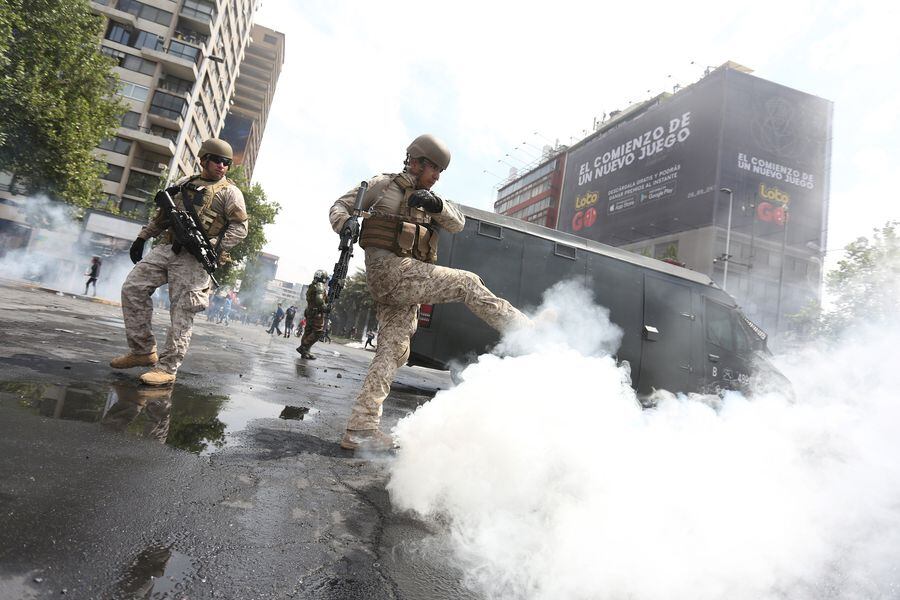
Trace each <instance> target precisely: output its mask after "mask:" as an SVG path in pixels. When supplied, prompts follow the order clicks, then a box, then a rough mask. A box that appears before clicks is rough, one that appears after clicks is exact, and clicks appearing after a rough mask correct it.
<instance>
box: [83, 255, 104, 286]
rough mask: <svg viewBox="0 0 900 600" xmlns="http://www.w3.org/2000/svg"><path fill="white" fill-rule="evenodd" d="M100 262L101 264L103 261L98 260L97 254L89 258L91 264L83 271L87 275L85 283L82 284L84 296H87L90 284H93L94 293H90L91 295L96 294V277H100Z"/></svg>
mask: <svg viewBox="0 0 900 600" xmlns="http://www.w3.org/2000/svg"><path fill="white" fill-rule="evenodd" d="M102 264H103V262H102V261H101V260H100V257H99V256H95V257H93V258H91V266H90V267H88V270H87V272H86V273H85V275H87V276H88V280H87V283H85V284H84V295H85V296H87V293H88V288H89V287H90V286H91V284H93V285H94V293H93V294H92V295H93V296H96V295H97V279H99V278H100V265H102Z"/></svg>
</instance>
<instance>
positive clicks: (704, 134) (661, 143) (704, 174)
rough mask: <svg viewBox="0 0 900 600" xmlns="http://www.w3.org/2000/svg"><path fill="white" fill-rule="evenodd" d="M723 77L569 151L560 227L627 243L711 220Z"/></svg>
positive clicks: (713, 78) (712, 78)
mask: <svg viewBox="0 0 900 600" xmlns="http://www.w3.org/2000/svg"><path fill="white" fill-rule="evenodd" d="M723 84H724V76H723V73H722V72H714V73H713V74H711V75H710V76H708V77H706V78H704V79H703V80H701V81H699V82H698V83H696V84H694V85H693V86H691V87H690V88H688V89H686V90H684V91H682V92H680V93H678V94H676V95H675V96H673V97H671V98H670V99H668V100H666V101H664V102H662V103H661V104H659V105H657V106H654V107H652V108H650V109H649V110H647V112H645V113H643V114H641V115H639V116H637V117H636V118H634V119H632V120H629V121H627V122H624V123H622V124H621V125H619V126H618V127H616V128H615V129H612V130H610V131H608V132H605V133H603V134H601V135H600V136H598V137H597V138H594V139H593V140H590V141H588V142H586V143H584V144H583V145H581V146H578V147H576V148H574V149H572V150H571V151H570V152H569V155H568V159H567V167H566V175H565V178H564V183H563V191H562V194H561V197H560V214H559V221H558V225H557V228H558V229H560V230H561V231H565V232H568V233H574V234H575V235H579V236H582V237H586V238H590V239H592V240H596V241H599V242H603V243H607V244H613V245H622V244H627V243H629V242H634V241H638V240H642V239H647V238H653V237H658V236H661V235H665V234H667V233H673V232H677V231H684V230H686V229H695V228H697V227H702V226H704V225H709V224H711V223H712V220H713V209H712V206H713V202H712V199H713V197H714V196H715V195H714V194H713V191H714V190H715V186H716V165H717V160H718V152H717V150H718V147H719V138H720V131H721V123H722V108H723V103H722V99H723V96H724V87H723Z"/></svg>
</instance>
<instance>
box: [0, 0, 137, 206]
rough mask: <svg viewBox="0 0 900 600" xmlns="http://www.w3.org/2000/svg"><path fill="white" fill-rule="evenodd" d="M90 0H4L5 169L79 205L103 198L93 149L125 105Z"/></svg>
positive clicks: (1, 163) (0, 19) (0, 14)
mask: <svg viewBox="0 0 900 600" xmlns="http://www.w3.org/2000/svg"><path fill="white" fill-rule="evenodd" d="M102 27H103V19H102V18H101V17H100V16H99V15H94V14H93V13H92V12H91V9H90V6H89V4H88V1H87V0H0V171H7V172H11V173H13V174H14V175H15V176H16V178H17V180H18V181H19V183H20V184H23V185H24V187H25V190H26V191H27V192H29V193H35V192H44V193H47V194H48V195H51V196H54V197H59V198H61V199H63V200H65V201H67V202H69V203H72V204H75V205H78V206H89V205H90V204H91V203H92V202H94V201H95V200H97V199H99V198H100V197H101V187H100V175H101V174H103V172H104V170H105V168H106V166H105V165H104V164H103V163H101V162H98V161H97V159H96V158H95V157H94V155H93V149H94V148H95V147H96V146H97V145H98V144H99V143H100V142H101V141H102V140H103V139H106V138H109V137H111V136H112V135H113V133H114V132H115V129H116V127H117V126H118V123H119V119H120V117H121V115H122V114H124V112H125V110H126V105H125V103H124V101H123V100H122V99H121V98H120V97H119V96H117V94H116V92H117V90H118V85H119V83H118V80H117V78H116V77H115V75H114V74H113V73H112V72H111V67H112V66H113V63H112V60H111V59H109V58H108V57H106V56H104V55H103V54H101V53H100V48H99V43H98V42H99V38H100V34H101V33H102Z"/></svg>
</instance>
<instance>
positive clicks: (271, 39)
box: [263, 33, 278, 44]
mask: <svg viewBox="0 0 900 600" xmlns="http://www.w3.org/2000/svg"><path fill="white" fill-rule="evenodd" d="M263 40H264V41H265V42H266V43H267V44H277V43H278V38H276V37H275V36H274V35H269V34H268V33H267V34H266V35H265V37H263Z"/></svg>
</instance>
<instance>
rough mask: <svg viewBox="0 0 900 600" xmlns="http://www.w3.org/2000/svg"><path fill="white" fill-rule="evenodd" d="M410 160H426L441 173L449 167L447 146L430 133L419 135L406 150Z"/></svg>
mask: <svg viewBox="0 0 900 600" xmlns="http://www.w3.org/2000/svg"><path fill="white" fill-rule="evenodd" d="M406 154H407V156H409V157H410V158H427V159H428V160H430V161H431V162H433V163H434V164H436V165H437V166H438V167H439V168H440V169H441V171H443V170H444V169H446V168H447V167H449V166H450V149H449V148H447V144H445V143H444V142H442V141H441V140H439V139H438V138H436V137H434V136H433V135H431V134H430V133H426V134H424V135H420V136H419V137H417V138H416V139H414V140H413V141H412V143H411V144H410V145H409V147H407V148H406Z"/></svg>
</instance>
